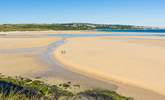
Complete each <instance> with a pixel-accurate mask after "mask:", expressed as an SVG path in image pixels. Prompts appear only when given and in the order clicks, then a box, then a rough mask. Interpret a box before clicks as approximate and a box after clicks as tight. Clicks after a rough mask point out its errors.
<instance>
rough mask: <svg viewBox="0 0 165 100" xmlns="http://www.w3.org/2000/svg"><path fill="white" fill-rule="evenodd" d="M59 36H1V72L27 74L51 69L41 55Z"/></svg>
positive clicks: (13, 74)
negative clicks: (41, 58) (43, 61)
mask: <svg viewBox="0 0 165 100" xmlns="http://www.w3.org/2000/svg"><path fill="white" fill-rule="evenodd" d="M56 40H59V39H58V38H21V37H20V38H18V37H17V38H2V37H1V38H0V73H2V74H5V75H9V76H19V75H20V76H25V75H27V76H28V75H30V74H32V73H40V72H44V71H47V70H49V68H48V67H45V66H47V65H46V64H44V63H42V61H41V60H40V58H39V55H40V54H41V53H43V51H44V49H45V48H46V47H47V45H48V44H50V43H52V42H54V41H56Z"/></svg>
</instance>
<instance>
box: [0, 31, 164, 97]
mask: <svg viewBox="0 0 165 100" xmlns="http://www.w3.org/2000/svg"><path fill="white" fill-rule="evenodd" d="M62 32H64V31H62ZM62 32H61V31H60V33H59V34H62ZM88 32H89V31H88ZM88 32H84V31H81V32H80V34H82V33H86V34H88ZM7 33H8V32H7ZM43 33H44V35H43ZM43 33H42V32H41V33H39V32H38V33H37V35H36V32H34V33H30V32H27V33H26V32H25V35H26V36H28V38H26V37H24V36H23V35H24V34H22V33H17V32H16V33H14V34H13V33H8V34H9V36H11V37H13V36H15V35H16V37H14V38H11V37H10V39H14V40H17V41H15V42H12V40H10V41H8V44H10V43H11V44H10V45H8V46H3V47H4V48H6V49H11V51H12V53H15V52H13V49H18V50H16V51H19V49H20V48H22V50H21V52H19V54H21V56H20V57H22V56H23V57H27V58H31V57H32V58H33V59H32V61H33V62H28V60H27V59H25V64H27V68H29V67H28V65H31V64H32V63H35V64H38V65H39V67H37V66H38V65H37V66H34V65H32V68H36V69H37V70H36V69H35V70H36V71H35V72H34V73H36V74H31V73H28V72H27V71H25V72H22V71H20V70H17V72H12V73H16V74H19V73H18V72H22V74H21V75H23V74H24V75H26V76H30V75H32V76H33V75H35V76H45V78H48V79H47V80H48V81H49V80H51V78H53V79H52V82H53V81H54V79H57V78H58V77H60V76H61V77H63V78H66V79H69V80H70V81H72V80H73V81H74V80H79V79H80V81H79V82H76V83H78V84H79V83H80V84H81V83H83V85H89V87H90V86H93V85H95V87H97V86H98V87H100V88H105V89H114V91H116V88H117V91H116V92H119V93H121V94H122V95H125V96H131V97H132V96H134V97H135V100H148V99H150V100H155V99H156V100H164V96H163V95H159V94H157V93H155V92H152V91H148V90H146V89H143V88H139V87H136V86H134V85H129V84H127V83H123V82H121V81H117V80H116V79H114V80H113V78H112V77H109V78H110V79H109V78H105V77H104V75H102V74H101V75H99V74H97V73H96V74H97V75H96V74H91V73H90V71H89V72H88V73H86V72H87V71H84V72H85V73H84V72H83V69H80V70H76V68H74V67H73V66H69V65H67V64H66V61H64V62H63V60H64V59H63V58H62V59H63V60H61V61H60V60H59V59H58V58H57V57H55V56H54V55H53V52H52V50H55V51H54V52H58V51H59V49H60V48H61V47H63V46H65V45H67V44H68V42H69V41H70V40H68V39H67V41H68V42H66V43H65V44H62V45H60V46H59V47H57V48H55V49H52V50H51V52H49V50H48V51H47V49H46V48H49V47H48V45H50V46H51V45H52V48H54V46H55V45H53V44H51V43H54V42H55V41H56V40H57V41H58V40H60V39H59V38H58V39H57V38H55V40H54V39H53V38H54V37H53V38H52V39H50V37H48V38H47V39H46V38H45V39H46V41H45V42H44V41H43V40H42V38H43V37H45V36H47V34H50V33H49V32H43ZM69 33H71V31H69V32H68V33H67V34H69ZM107 33H108V32H107ZM29 34H30V35H29ZM51 34H58V32H55V33H51ZM75 34H77V33H76V32H75ZM93 34H99V33H98V32H94V33H93ZM108 34H111V33H108ZM19 35H21V38H22V36H23V39H22V40H24V38H26V39H27V40H29V43H27V42H28V41H24V42H23V41H22V40H21V39H20V38H19ZM34 37H35V38H34ZM1 38H3V36H1ZM5 38H6V36H5ZM37 38H39V39H37ZM100 38H101V39H103V40H104V42H101V43H103V44H105V43H106V42H108V41H109V39H110V40H111V39H112V41H111V42H116V41H121V42H123V41H125V39H127V37H122V38H121V37H96V39H100ZM130 38H131V39H135V40H136V41H133V42H134V43H137V40H138V39H139V38H140V40H141V39H142V40H143V37H137V36H133V37H130ZM145 38H146V39H150V37H145ZM8 39H9V38H8ZM33 39H34V40H35V41H40V42H35V41H34V42H33V41H32V40H33ZM36 39H37V40H36ZM70 39H73V40H74V38H70ZM83 39H84V38H83ZM86 39H87V40H90V41H91V40H92V39H91V38H86ZM113 39H114V40H113ZM116 39H117V40H116ZM153 39H154V38H153ZM47 40H48V41H47ZM78 40H82V38H78ZM84 41H86V40H82V41H81V43H83V42H84ZM87 42H89V41H87ZM99 42H100V41H98V42H97V43H99ZM150 42H152V41H150ZM2 43H4V41H3V42H2ZM6 43H7V42H6ZM6 43H5V44H6ZM31 43H32V44H33V45H30V44H31ZM73 43H78V42H76V41H74V42H73ZM89 43H90V42H89ZM153 43H155V42H152V44H151V45H153ZM5 44H3V45H5ZM16 44H21V45H17V47H16V46H15V45H16ZM142 44H143V42H142ZM157 44H159V45H160V46H161V45H162V44H164V42H156V44H154V45H157ZM29 45H30V46H29ZM144 45H146V44H144ZM147 45H148V44H147ZM159 45H157V46H159ZM31 46H32V48H31ZM40 46H41V47H44V48H43V49H44V50H40V49H41V48H40ZM38 47H39V48H38ZM71 47H72V46H71ZM91 47H92V46H91ZM34 48H35V49H34ZM76 48H77V47H76ZM26 49H27V50H26ZM45 49H46V51H45ZM65 49H67V48H65ZM95 49H96V48H95ZM29 50H30V51H29ZM31 50H32V51H34V52H31ZM22 52H23V53H22ZM26 53H27V55H26ZM36 53H37V54H36ZM38 53H39V54H38ZM45 53H48V54H49V53H50V54H49V55H46V58H45V56H44V57H43V58H42V54H45ZM91 53H92V52H91ZM67 54H68V52H67ZM89 54H90V53H89ZM1 56H2V55H1ZM47 56H53V57H52V58H48V59H47ZM15 57H19V56H18V55H17V54H16V56H15ZM54 57H55V59H54ZM73 57H74V55H73ZM12 59H13V58H12ZM46 59H47V60H46ZM4 60H5V59H4ZM48 60H53V61H54V62H55V63H54V62H53V63H50V62H48ZM14 61H15V59H13V60H11V61H9V62H8V63H9V64H10V65H11V63H12V62H14ZM20 61H21V60H17V61H16V62H17V63H19V62H20ZM57 63H59V64H57ZM44 66H47V67H44ZM11 67H13V66H11ZM16 67H17V68H18V65H17V66H16ZM41 67H42V68H43V69H42V68H41ZM38 69H42V70H41V71H39V70H38ZM31 71H32V70H30V72H31ZM100 76H102V77H100ZM140 96H142V98H141V97H140ZM146 98H147V99H146Z"/></svg>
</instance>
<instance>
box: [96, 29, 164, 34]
mask: <svg viewBox="0 0 165 100" xmlns="http://www.w3.org/2000/svg"><path fill="white" fill-rule="evenodd" d="M97 31H100V32H127V33H128V32H138V33H165V29H146V30H114V29H98V30H97Z"/></svg>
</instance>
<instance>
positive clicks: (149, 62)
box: [54, 37, 165, 100]
mask: <svg viewBox="0 0 165 100" xmlns="http://www.w3.org/2000/svg"><path fill="white" fill-rule="evenodd" d="M67 40H68V41H67V43H66V44H64V45H62V46H60V47H59V48H58V49H57V50H56V51H55V52H54V55H55V57H56V58H57V59H58V60H59V61H60V62H61V63H63V64H64V65H66V66H69V67H67V68H68V69H70V70H72V71H75V72H78V73H81V74H84V75H87V76H89V75H91V76H92V77H95V78H98V79H102V80H104V81H108V80H114V81H115V82H121V83H125V84H129V85H134V86H138V87H141V88H144V89H148V90H152V91H154V92H156V93H159V94H162V95H165V85H164V84H165V79H164V76H165V73H164V70H165V67H164V66H165V62H164V59H165V40H164V39H156V37H155V39H154V38H153V37H152V38H151V39H149V37H147V39H145V37H131V38H130V37H101V38H100V37H98V38H71V39H67ZM62 50H65V52H66V53H65V54H64V53H61V51H62ZM118 91H119V92H121V93H124V92H125V93H124V94H126V95H130V94H132V95H134V96H137V95H138V94H137V93H138V92H137V91H134V92H135V93H134V94H133V93H131V91H129V90H127V89H125V90H124V89H123V90H122V89H120V88H119V90H118ZM132 92H133V91H132ZM144 94H145V93H144ZM141 96H142V95H141ZM148 97H150V98H146V97H144V98H143V97H139V98H138V97H137V98H138V99H139V100H140V99H141V100H142V99H143V100H148V99H150V100H155V99H157V100H158V99H159V98H158V97H155V98H154V97H152V95H150V96H148ZM138 99H137V100H138ZM163 99H164V98H160V100H163Z"/></svg>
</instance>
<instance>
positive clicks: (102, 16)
mask: <svg viewBox="0 0 165 100" xmlns="http://www.w3.org/2000/svg"><path fill="white" fill-rule="evenodd" d="M71 22H74V23H98V24H127V25H143V26H160V27H165V0H0V24H9V23H11V24H13V23H14V24H15V23H71Z"/></svg>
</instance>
